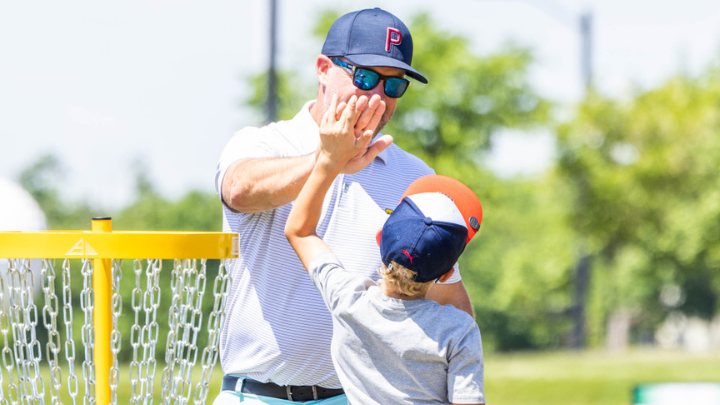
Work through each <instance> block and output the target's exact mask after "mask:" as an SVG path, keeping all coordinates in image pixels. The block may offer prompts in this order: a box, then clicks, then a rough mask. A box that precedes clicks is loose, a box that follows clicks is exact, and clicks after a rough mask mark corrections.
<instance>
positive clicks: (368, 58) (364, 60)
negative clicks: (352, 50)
mask: <svg viewBox="0 0 720 405" xmlns="http://www.w3.org/2000/svg"><path fill="white" fill-rule="evenodd" d="M344 58H345V59H347V60H349V61H350V62H352V63H353V64H355V65H358V66H367V67H391V68H398V69H403V70H405V74H406V75H408V76H409V77H411V78H413V79H415V80H417V81H419V82H420V83H423V84H427V82H428V81H427V79H426V78H425V76H423V75H421V74H420V72H418V71H417V70H415V69H413V68H412V67H411V66H410V65H408V64H406V63H403V62H401V61H399V60H397V59H395V58H391V57H388V56H381V55H372V54H363V55H345V56H344Z"/></svg>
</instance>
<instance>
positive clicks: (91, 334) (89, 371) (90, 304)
mask: <svg viewBox="0 0 720 405" xmlns="http://www.w3.org/2000/svg"><path fill="white" fill-rule="evenodd" d="M93 271H94V270H93V261H92V259H83V261H82V271H81V274H82V276H83V290H82V292H81V293H80V307H81V308H82V310H83V313H84V315H85V323H84V324H83V327H82V342H83V345H84V346H85V361H83V364H82V372H83V380H84V382H85V396H84V397H83V404H85V405H93V404H95V358H94V350H95V326H94V324H93V310H94V309H95V291H94V290H93V280H92V278H93Z"/></svg>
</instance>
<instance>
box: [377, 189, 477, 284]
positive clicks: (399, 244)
mask: <svg viewBox="0 0 720 405" xmlns="http://www.w3.org/2000/svg"><path fill="white" fill-rule="evenodd" d="M481 222H482V205H481V204H480V200H479V199H478V197H477V196H476V195H475V193H473V192H472V190H470V188H469V187H467V186H466V185H464V184H462V183H461V182H459V181H457V180H455V179H453V178H450V177H446V176H441V175H429V176H424V177H421V178H419V179H417V180H415V181H414V182H413V183H412V184H411V185H410V186H409V187H408V188H407V190H406V191H405V194H404V195H403V197H402V200H401V201H400V204H399V205H398V206H397V208H395V210H394V211H393V213H392V214H390V217H388V219H387V221H386V222H385V225H383V227H382V229H381V230H380V231H379V232H378V244H379V245H380V257H381V259H382V262H383V263H384V264H385V265H386V266H387V265H389V264H390V263H391V262H396V263H397V264H399V265H402V266H404V267H406V268H408V269H410V270H412V271H414V272H415V273H417V274H416V275H415V281H417V282H427V281H432V280H435V279H437V278H439V277H440V276H442V275H443V274H445V273H447V272H448V271H449V270H450V269H451V268H452V267H453V265H454V264H455V263H456V262H457V260H458V259H459V258H460V255H461V254H462V252H463V251H464V250H465V246H467V244H468V243H469V242H470V240H471V239H472V238H473V236H475V234H476V233H477V231H478V230H479V229H480V224H481Z"/></svg>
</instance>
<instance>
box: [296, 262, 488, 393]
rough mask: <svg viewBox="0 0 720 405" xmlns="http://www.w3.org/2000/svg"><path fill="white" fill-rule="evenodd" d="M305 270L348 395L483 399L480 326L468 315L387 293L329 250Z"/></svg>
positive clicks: (427, 302)
mask: <svg viewBox="0 0 720 405" xmlns="http://www.w3.org/2000/svg"><path fill="white" fill-rule="evenodd" d="M309 272H310V277H311V278H312V280H313V283H314V284H315V287H316V288H317V289H318V290H319V291H320V294H321V295H322V297H323V300H324V301H325V305H327V307H328V309H329V310H330V312H331V313H332V318H333V337H332V344H331V353H332V359H333V364H334V365H335V370H336V372H337V373H338V376H339V378H340V382H341V383H342V386H343V388H344V389H345V393H346V394H347V397H348V402H349V403H352V404H381V405H388V404H401V403H411V404H447V403H448V402H451V403H460V404H483V403H485V394H484V388H483V385H484V381H483V368H484V366H483V354H482V342H481V340H480V330H479V329H478V327H477V324H476V323H475V321H474V320H473V319H472V317H470V315H468V314H466V313H465V312H463V311H460V310H458V309H457V308H455V307H453V306H451V305H444V306H443V305H440V304H438V303H436V302H435V301H432V300H427V299H417V300H399V299H394V298H390V297H388V296H386V295H385V294H383V292H382V291H381V290H380V288H379V287H378V286H377V285H376V284H375V282H373V281H372V280H371V279H369V278H367V277H363V276H360V275H357V274H354V273H351V272H348V271H345V270H344V269H343V267H342V264H340V262H339V261H338V259H337V257H336V256H335V255H334V254H332V253H323V254H321V255H319V256H318V257H317V258H315V260H313V262H312V263H311V265H310V270H309ZM300 319H302V317H301V318H300Z"/></svg>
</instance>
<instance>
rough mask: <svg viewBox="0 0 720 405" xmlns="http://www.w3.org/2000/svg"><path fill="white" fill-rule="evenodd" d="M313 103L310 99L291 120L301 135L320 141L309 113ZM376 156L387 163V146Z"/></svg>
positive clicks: (317, 130)
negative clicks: (300, 131) (298, 128)
mask: <svg viewBox="0 0 720 405" xmlns="http://www.w3.org/2000/svg"><path fill="white" fill-rule="evenodd" d="M313 104H315V100H310V101H308V102H307V103H305V105H303V107H302V108H301V109H300V112H298V113H297V114H296V115H295V117H294V118H293V121H295V122H296V123H297V125H298V127H300V128H303V135H306V136H309V137H311V139H313V140H314V141H315V142H319V141H320V134H319V131H320V127H319V126H318V124H317V122H315V119H314V118H313V116H312V115H311V114H310V108H311V107H312V106H313ZM305 128H307V133H305ZM381 135H382V134H378V135H376V136H375V139H373V142H375V141H376V140H377V138H379V137H380V136H381ZM377 158H379V159H380V160H381V161H382V162H383V163H385V164H387V163H388V160H389V159H390V155H389V153H388V148H386V149H385V150H383V151H382V152H380V153H379V154H378V155H377Z"/></svg>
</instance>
